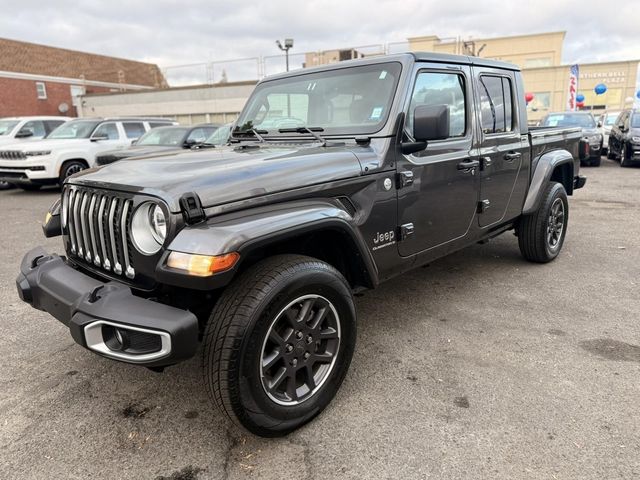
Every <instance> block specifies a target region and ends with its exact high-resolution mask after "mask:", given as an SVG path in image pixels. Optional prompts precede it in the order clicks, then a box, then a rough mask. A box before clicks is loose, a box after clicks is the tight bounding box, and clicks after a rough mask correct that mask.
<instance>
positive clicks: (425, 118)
mask: <svg viewBox="0 0 640 480" xmlns="http://www.w3.org/2000/svg"><path fill="white" fill-rule="evenodd" d="M413 138H415V139H416V141H418V142H420V141H421V142H428V141H430V140H444V139H445V138H449V107H448V106H447V105H420V106H418V107H416V109H415V111H414V114H413Z"/></svg>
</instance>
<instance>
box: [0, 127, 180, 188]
mask: <svg viewBox="0 0 640 480" xmlns="http://www.w3.org/2000/svg"><path fill="white" fill-rule="evenodd" d="M175 124H176V122H174V121H172V120H167V119H163V118H153V119H151V118H87V119H78V120H72V121H70V122H67V123H65V124H63V125H61V126H60V127H58V128H56V129H55V130H54V131H53V132H51V133H50V134H49V135H47V137H46V138H45V139H43V140H39V141H34V142H23V143H14V144H11V145H7V146H2V147H0V181H4V182H9V183H14V184H16V185H17V186H19V187H20V188H22V189H23V190H37V189H39V188H40V187H41V186H43V185H51V184H62V183H63V182H64V180H65V179H66V178H67V177H69V176H70V175H73V174H74V173H78V172H79V171H81V170H84V169H85V168H89V167H93V166H94V165H95V162H96V155H98V154H99V153H102V152H104V151H107V150H113V149H119V148H125V147H128V146H130V145H131V142H133V141H134V140H137V139H138V138H139V137H141V136H142V135H143V134H144V133H146V132H147V131H149V130H150V129H152V128H154V127H160V126H167V125H175Z"/></svg>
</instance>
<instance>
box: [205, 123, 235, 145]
mask: <svg viewBox="0 0 640 480" xmlns="http://www.w3.org/2000/svg"><path fill="white" fill-rule="evenodd" d="M230 134H231V124H230V123H229V124H228V125H222V126H221V127H219V128H218V129H217V130H216V131H215V132H213V134H211V135H210V136H209V138H207V139H206V140H205V141H204V143H205V144H206V145H225V144H226V143H228V142H229V135H230Z"/></svg>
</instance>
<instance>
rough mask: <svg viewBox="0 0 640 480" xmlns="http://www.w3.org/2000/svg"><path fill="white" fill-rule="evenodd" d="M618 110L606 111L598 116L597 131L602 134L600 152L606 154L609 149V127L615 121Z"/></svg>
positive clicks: (618, 113)
mask: <svg viewBox="0 0 640 480" xmlns="http://www.w3.org/2000/svg"><path fill="white" fill-rule="evenodd" d="M618 115H620V112H619V111H606V112H605V113H603V114H602V115H600V117H599V118H598V132H599V133H600V134H601V135H602V154H603V155H604V154H606V153H607V151H608V149H609V134H610V133H611V127H613V125H614V124H615V123H616V118H618Z"/></svg>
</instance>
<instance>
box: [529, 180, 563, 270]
mask: <svg viewBox="0 0 640 480" xmlns="http://www.w3.org/2000/svg"><path fill="white" fill-rule="evenodd" d="M557 202H561V203H562V214H563V217H562V225H561V226H559V225H558V223H559V222H558V221H557V219H556V220H555V221H553V223H552V220H551V218H550V217H551V213H552V208H555V206H556V205H557ZM568 221H569V202H568V200H567V192H566V191H565V189H564V186H563V185H562V184H561V183H557V182H550V183H549V184H548V185H547V188H546V189H545V191H544V193H543V195H542V200H541V201H540V206H539V207H538V210H537V211H536V212H535V213H533V214H531V215H523V216H522V217H521V218H520V222H519V225H518V245H519V247H520V252H521V253H522V256H523V257H524V258H526V259H527V260H529V261H530V262H537V263H547V262H550V261H551V260H553V259H555V258H556V257H557V256H558V254H559V253H560V250H562V245H563V243H564V238H565V235H566V233H567V225H568ZM554 227H555V228H554ZM550 229H554V230H553V232H554V233H553V234H552V235H551V238H550ZM552 240H553V241H552Z"/></svg>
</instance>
